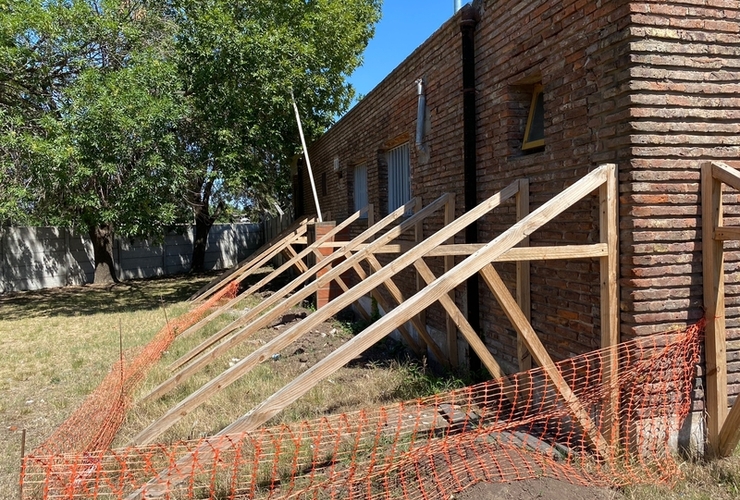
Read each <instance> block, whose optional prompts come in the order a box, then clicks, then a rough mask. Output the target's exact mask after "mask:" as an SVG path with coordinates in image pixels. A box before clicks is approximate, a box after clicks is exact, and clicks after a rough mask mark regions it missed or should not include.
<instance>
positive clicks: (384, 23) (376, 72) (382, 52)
mask: <svg viewBox="0 0 740 500" xmlns="http://www.w3.org/2000/svg"><path fill="white" fill-rule="evenodd" d="M461 3H462V5H465V4H466V3H468V1H467V0H462V2H461ZM454 6H455V2H454V0H384V1H383V17H382V19H381V20H380V22H379V23H378V24H377V25H376V27H375V37H374V38H373V39H372V40H370V43H369V44H368V46H367V50H365V54H364V62H363V65H362V66H361V67H359V68H357V71H355V72H354V74H353V75H352V76H351V77H350V78H349V81H350V83H352V85H353V86H354V87H355V90H356V92H357V94H359V95H365V94H367V93H368V92H370V91H371V90H372V89H373V88H375V86H376V85H377V84H379V83H380V82H381V80H383V78H385V77H386V76H387V75H388V74H389V73H390V72H391V71H393V69H394V68H395V67H396V66H398V65H399V64H401V62H403V60H404V59H406V57H408V56H409V55H410V54H411V53H412V52H413V51H414V50H415V49H416V48H417V47H418V46H419V45H421V44H422V43H423V42H424V40H426V39H427V38H429V36H430V35H431V34H432V33H434V32H435V31H437V28H439V27H440V26H442V24H444V22H445V21H447V20H448V19H449V18H450V17H452V15H453V13H454Z"/></svg>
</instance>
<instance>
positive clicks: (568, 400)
mask: <svg viewBox="0 0 740 500" xmlns="http://www.w3.org/2000/svg"><path fill="white" fill-rule="evenodd" d="M616 186H617V183H616V166H615V165H603V166H601V167H599V168H597V169H596V170H594V171H592V172H591V173H589V174H588V175H586V176H585V177H584V178H582V179H580V180H579V181H577V182H576V183H575V184H573V185H572V186H570V187H569V188H567V189H565V190H564V191H563V192H561V193H560V194H558V195H557V196H555V197H554V198H552V199H551V200H550V201H548V202H547V203H545V204H544V205H542V206H541V207H539V208H538V209H537V210H535V211H533V212H531V213H528V214H527V215H525V216H523V217H522V218H521V220H519V221H518V222H517V223H516V224H514V225H513V226H512V227H510V228H509V229H508V230H506V231H505V232H504V233H502V234H501V235H499V236H498V237H496V238H494V239H493V240H491V241H490V242H488V243H486V244H483V245H482V246H480V247H478V248H477V249H476V250H475V251H474V252H473V253H472V254H470V255H469V256H467V257H466V258H465V259H464V260H462V262H460V263H459V264H457V265H456V266H454V267H452V269H450V270H448V271H446V272H445V273H444V274H443V275H442V276H439V277H437V278H435V277H434V275H433V274H431V271H430V270H429V268H428V267H427V266H426V264H425V263H424V261H423V260H422V258H423V257H425V256H427V255H429V254H430V253H431V251H432V250H433V249H435V248H437V247H439V246H440V245H442V244H443V243H445V242H446V241H448V240H449V239H450V238H451V237H452V236H454V235H455V234H457V233H458V232H460V230H462V229H464V228H465V227H467V225H469V224H470V223H472V222H473V221H475V220H477V219H478V218H480V217H481V216H482V215H484V214H486V213H488V212H490V211H491V210H492V209H493V208H495V207H496V206H498V205H500V204H501V203H502V202H503V201H504V200H506V199H508V198H511V197H513V196H515V195H516V194H517V193H518V192H519V189H520V183H519V182H518V181H517V182H514V183H513V184H511V185H510V186H508V187H507V188H505V189H504V190H503V191H501V192H500V193H497V194H496V195H494V196H493V197H491V198H489V199H488V200H485V201H484V202H482V203H481V204H479V205H478V206H477V207H475V208H474V209H472V210H470V211H469V212H467V213H465V214H463V215H462V216H461V217H460V218H458V219H456V220H455V221H454V222H452V223H450V224H448V225H446V226H444V227H442V228H441V229H440V230H438V231H437V232H435V233H434V234H433V235H431V236H430V237H428V238H427V239H425V240H424V241H422V242H421V243H419V244H418V245H416V246H414V247H413V248H411V249H410V250H408V251H407V252H405V253H403V254H400V255H399V256H398V258H397V259H395V260H394V261H393V262H392V263H391V264H389V265H386V266H384V267H382V268H380V269H377V270H376V271H375V272H374V273H373V274H371V275H370V276H368V277H367V279H364V280H362V281H361V282H360V283H359V284H357V285H355V286H354V287H353V288H351V289H350V290H349V291H348V292H346V293H344V294H343V295H340V296H339V297H337V298H336V299H334V300H332V301H331V302H330V303H329V304H328V305H327V306H325V307H322V308H320V309H319V310H317V311H316V312H314V313H312V314H311V315H309V316H308V317H306V318H305V319H304V320H303V321H301V322H300V323H298V324H297V325H294V326H293V327H291V328H290V329H288V330H287V331H285V332H284V333H282V334H281V335H279V336H278V337H276V338H275V339H273V340H272V341H270V342H269V343H268V344H266V345H264V346H262V347H260V348H259V349H257V350H256V351H255V352H253V353H252V354H250V355H249V356H248V357H247V358H245V359H244V360H242V361H240V362H239V363H238V364H237V365H235V366H234V367H232V368H230V369H229V370H227V371H226V372H224V374H222V375H221V376H219V377H217V378H216V379H214V380H212V381H211V382H210V383H209V384H210V385H211V387H210V388H208V389H206V388H205V386H204V388H202V389H201V390H199V391H205V392H209V391H212V390H214V389H215V388H217V387H221V386H222V385H223V384H224V383H228V382H229V380H230V379H231V377H232V375H233V374H235V373H236V372H237V371H242V370H243V368H244V366H245V365H249V366H254V365H256V364H257V363H259V362H261V361H262V360H265V359H269V357H270V356H271V355H272V354H273V353H274V352H277V351H279V350H281V349H283V348H284V347H285V346H287V345H288V344H289V343H290V342H292V341H293V340H294V339H296V338H298V337H299V336H300V335H301V334H302V332H304V331H307V330H310V329H311V328H313V327H315V326H316V325H318V324H320V323H321V322H322V321H324V320H326V319H328V318H329V317H331V316H332V315H333V314H335V313H336V312H337V311H339V310H341V309H342V308H343V307H346V306H347V305H349V304H351V303H352V302H353V301H355V300H356V299H357V298H358V297H360V296H362V295H364V294H366V293H368V292H370V291H372V290H373V289H374V288H376V287H377V286H379V285H381V284H385V283H386V282H388V280H389V279H390V278H391V277H392V276H394V275H395V274H396V273H398V272H399V271H400V270H401V269H404V268H405V267H407V266H408V265H411V264H413V265H414V266H415V267H416V269H417V271H418V272H419V275H420V276H421V277H422V279H424V281H425V282H427V285H426V286H425V287H424V288H423V289H422V290H421V291H419V292H418V293H416V294H415V295H414V296H413V297H410V298H409V299H407V300H406V301H405V302H404V303H403V304H402V305H401V306H399V307H397V308H395V309H393V310H392V311H389V312H387V314H386V315H385V316H383V317H381V318H380V319H379V320H377V321H376V322H375V323H373V324H372V325H370V326H368V327H367V328H366V329H365V330H364V331H363V332H361V333H359V334H358V335H356V336H355V337H353V338H352V339H351V340H350V341H349V342H347V343H346V344H344V345H342V346H341V347H339V348H338V349H337V350H336V351H334V352H333V353H331V354H329V355H328V356H327V357H325V358H324V359H323V360H321V361H319V362H318V363H317V364H315V365H313V366H312V367H310V368H309V369H308V370H306V371H305V372H304V373H303V374H301V375H299V376H298V377H297V378H296V379H294V380H293V381H292V382H290V383H289V384H287V385H286V386H285V387H283V388H282V389H280V390H279V391H277V392H276V393H275V394H273V395H272V396H270V397H269V398H267V399H266V400H265V401H264V402H262V403H261V404H259V405H258V406H257V407H255V408H253V409H252V410H251V411H249V412H248V413H246V414H245V415H244V416H242V417H241V418H239V419H237V420H236V421H234V422H233V423H232V424H230V425H229V426H227V427H226V428H224V429H223V430H222V431H221V432H219V433H218V435H224V434H232V433H241V432H246V431H251V430H254V429H256V428H257V427H259V426H261V425H262V424H264V423H265V422H266V421H267V420H269V419H270V418H272V417H273V416H274V415H276V414H277V413H278V412H280V411H282V410H283V409H284V408H285V407H286V406H287V405H289V404H290V403H292V402H293V401H295V400H296V399H297V398H299V397H300V396H302V395H303V394H305V393H306V392H307V391H309V390H310V389H311V388H313V387H314V386H315V385H316V384H317V383H319V382H320V381H321V380H323V379H325V378H326V377H328V376H330V375H331V374H332V373H334V372H335V371H336V370H338V369H339V368H341V367H342V366H344V365H345V364H346V363H348V362H349V361H351V360H352V359H353V358H354V357H356V356H357V355H358V354H360V353H362V352H364V351H365V350H366V349H367V348H369V347H370V346H372V345H373V344H375V343H376V342H378V341H379V340H381V339H382V338H383V337H385V336H386V335H387V334H388V333H389V332H391V331H393V330H394V329H395V328H397V327H398V326H399V325H402V324H404V323H405V322H407V321H409V320H412V319H413V318H414V317H416V316H418V314H419V312H420V311H422V310H424V309H426V308H427V307H429V306H430V305H431V304H433V303H434V302H437V301H440V302H441V303H442V305H443V307H445V309H446V310H447V311H448V313H449V314H450V316H451V317H452V318H454V319H455V320H456V323H457V325H458V326H459V327H460V329H461V331H462V332H463V334H464V335H465V336H466V337H470V339H473V337H477V334H476V332H474V331H472V328H468V326H469V325H468V326H466V322H465V321H464V318H463V316H462V314H461V313H460V312H459V310H457V307H456V305H455V304H454V301H452V299H451V298H450V296H449V293H450V291H452V290H454V288H456V287H457V286H459V285H460V284H462V283H464V282H465V281H466V280H467V279H468V278H469V277H471V276H472V275H474V274H475V273H478V272H480V273H481V274H482V275H483V278H484V280H485V281H486V283H487V284H488V286H489V288H490V289H491V290H492V292H493V293H494V295H495V296H496V298H497V299H498V300H499V302H500V303H501V305H502V306H503V308H504V311H505V312H506V314H507V316H509V318H510V320H511V322H512V324H513V325H514V327H515V329H516V330H517V332H518V334H519V335H521V337H522V340H523V342H524V344H525V345H526V347H527V348H528V350H529V351H530V352H531V353H532V355H533V356H534V357H535V360H536V361H537V362H538V363H539V364H540V365H541V366H542V367H543V369H544V370H545V372H546V373H547V374H548V375H549V376H550V378H551V379H552V380H553V382H554V386H555V387H556V389H557V391H558V392H559V394H560V396H561V397H562V398H563V400H564V401H565V404H566V406H567V407H568V408H569V409H570V412H571V414H572V415H573V416H574V418H575V421H576V422H578V423H579V424H580V425H581V427H582V428H583V431H584V433H585V435H586V436H587V437H588V439H589V440H590V442H591V444H592V446H593V448H594V450H595V451H596V453H597V454H599V455H601V456H607V454H608V453H609V439H614V438H615V437H616V436H615V434H614V433H613V432H612V431H611V430H612V429H613V428H615V427H617V426H618V422H617V421H616V413H608V412H605V417H604V418H605V419H606V420H607V422H606V425H605V428H606V429H609V434H610V435H609V436H603V435H602V434H601V433H600V432H599V430H598V427H597V425H596V424H595V423H594V422H593V420H592V419H591V416H590V415H589V414H588V412H587V411H586V410H585V408H584V407H583V406H582V404H581V403H580V401H579V400H578V398H577V397H576V395H575V393H574V392H573V391H572V390H571V388H570V387H569V386H568V385H567V383H566V382H565V380H564V379H563V378H562V376H560V374H559V372H557V370H555V369H554V363H553V360H552V359H551V358H550V356H549V354H548V353H547V351H546V349H545V347H544V346H543V345H542V343H541V341H540V340H539V338H538V337H537V335H536V334H535V332H534V329H533V328H532V326H531V325H530V323H529V320H528V319H527V318H526V315H525V314H524V313H523V311H522V309H521V307H520V306H519V305H518V304H517V302H516V300H515V299H514V298H513V297H512V296H511V294H510V293H509V292H508V290H507V289H506V287H505V285H504V284H503V281H501V279H500V277H499V276H498V273H497V272H496V271H495V269H494V268H493V266H492V265H491V263H492V262H495V261H496V260H498V259H500V258H502V257H503V256H504V255H505V254H507V253H508V252H511V251H513V250H518V251H520V252H528V255H529V256H535V258H536V256H537V255H540V256H547V252H543V251H541V249H531V248H517V249H514V248H513V247H514V246H516V245H518V244H520V243H521V242H522V241H524V240H525V239H526V238H527V237H528V236H529V234H531V233H532V232H534V231H535V230H537V229H539V228H540V227H542V226H543V225H545V224H546V223H548V222H549V221H551V220H552V219H554V218H555V217H557V216H558V215H559V214H561V213H562V212H564V211H565V210H567V209H568V208H569V207H570V206H572V205H573V204H575V203H577V202H578V201H579V200H581V199H582V198H584V197H585V196H587V195H589V194H590V193H591V192H593V191H594V190H597V189H598V190H599V194H600V198H601V200H600V203H601V207H602V216H601V223H602V224H607V225H608V226H609V227H606V228H602V242H601V243H600V244H599V245H598V246H596V247H594V246H593V245H586V246H585V247H586V250H587V251H586V252H584V253H583V254H581V253H580V252H578V248H579V246H572V247H571V248H570V249H569V254H570V255H571V256H575V257H581V256H587V257H592V256H594V253H596V254H597V255H598V257H599V259H600V263H601V265H602V267H604V266H606V268H607V269H606V270H605V271H603V272H602V275H601V276H602V279H606V283H602V301H601V303H602V307H606V308H607V310H606V311H602V325H607V327H606V329H605V330H604V331H602V344H606V347H613V345H612V343H613V342H615V332H617V334H618V331H619V330H618V321H619V316H618V315H619V311H618V308H617V307H616V305H617V302H616V290H617V284H616V266H615V265H614V263H615V262H617V255H616V254H615V252H616V249H617V248H618V247H617V244H616V234H617V228H616V225H615V223H616V210H615V209H616V203H617V193H616ZM438 201H439V200H438ZM435 203H437V202H435ZM435 203H433V204H432V205H431V206H428V207H426V208H425V209H423V210H421V211H420V212H419V213H418V214H416V215H415V216H413V217H411V218H410V219H408V220H406V221H404V222H403V223H401V224H400V225H399V226H397V227H396V228H394V229H392V230H391V231H389V232H388V233H386V235H384V236H382V237H380V238H378V239H377V240H375V241H374V242H373V243H371V244H369V245H368V246H366V247H365V248H364V249H362V250H359V251H357V252H356V253H355V254H354V255H352V256H351V257H349V258H348V259H347V260H346V261H345V262H343V263H341V264H339V265H338V266H337V267H335V268H333V269H332V270H331V271H330V272H328V273H327V274H326V275H324V276H323V277H322V280H331V279H333V275H335V276H338V275H340V274H341V273H342V272H344V270H346V269H349V267H351V266H353V265H355V264H357V263H358V262H359V261H360V260H362V259H364V258H365V257H372V254H373V252H374V251H376V250H379V249H380V248H382V247H383V246H384V245H386V244H388V243H389V242H390V241H391V240H392V239H393V238H395V237H396V236H398V235H399V234H401V232H403V231H405V230H408V229H413V227H414V226H415V225H416V224H417V223H418V221H419V218H417V217H421V216H422V215H424V216H426V215H429V214H430V213H431V212H433V211H434V210H436V209H437V208H439V207H440V206H441V205H443V203H439V204H438V205H437V206H434V205H435ZM425 212H426V213H425ZM603 240H605V241H603ZM358 246H359V245H358ZM345 249H346V247H345ZM355 249H356V248H355ZM595 250H598V251H597V252H595ZM605 252H606V254H605ZM480 344H481V345H482V344H483V343H482V342H480ZM481 345H478V346H477V347H476V346H474V348H476V350H479V349H480V351H481V352H484V351H485V352H487V349H486V348H485V345H482V346H481ZM485 352H484V357H485V358H488V357H490V359H491V360H493V357H492V356H490V353H488V356H485ZM240 365H241V366H240ZM238 366H239V368H237V367H238ZM486 366H487V367H488V368H489V370H491V371H492V373H493V374H494V375H497V376H502V374H503V372H502V371H501V370H500V368H498V364H497V363H496V362H495V360H493V361H492V362H491V363H490V365H489V364H488V363H487V364H486ZM614 374H615V373H614V372H611V376H613V375H614ZM504 380H505V379H504ZM612 380H613V379H612V378H607V379H606V380H605V382H604V383H605V385H606V386H607V387H609V388H610V390H611V391H612V393H611V394H610V398H609V399H610V401H618V398H619V395H618V393H617V391H618V387H617V386H616V384H615V383H613V382H612ZM505 383H506V382H505V381H504V384H505ZM173 411H175V410H173ZM181 411H182V409H181ZM609 419H611V421H609ZM218 446H225V445H220V444H216V442H215V441H210V440H207V441H206V442H205V443H204V444H202V445H201V446H199V447H198V448H197V449H196V450H193V451H191V452H189V453H188V454H187V455H185V456H184V457H183V458H181V459H180V460H179V461H178V462H177V463H176V464H174V465H173V466H172V467H171V468H169V469H167V470H164V471H163V472H161V473H160V474H159V475H158V476H157V477H155V478H154V479H152V480H151V481H150V482H149V483H147V484H146V485H145V486H143V487H142V488H141V489H140V490H138V491H137V492H135V493H133V494H132V495H130V496H129V497H128V498H129V500H133V499H135V498H142V496H143V495H147V494H153V495H156V494H158V493H163V492H164V491H166V489H167V488H169V487H171V486H172V485H175V484H179V483H181V482H182V481H184V480H185V479H187V478H188V477H189V476H190V472H191V471H192V470H193V469H194V467H195V462H194V459H193V457H194V456H196V455H197V457H198V460H203V459H204V457H209V456H213V455H214V453H215V452H216V450H215V448H216V447H218Z"/></svg>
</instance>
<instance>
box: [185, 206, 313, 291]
mask: <svg viewBox="0 0 740 500" xmlns="http://www.w3.org/2000/svg"><path fill="white" fill-rule="evenodd" d="M313 219H314V218H313V217H312V218H307V217H303V218H302V219H300V220H297V221H295V222H294V223H293V224H291V226H290V227H288V228H287V229H286V230H284V231H282V232H281V233H280V234H279V235H277V236H276V237H275V238H273V239H272V240H270V241H269V242H267V243H265V244H264V245H262V246H261V247H260V248H258V249H257V250H255V251H254V253H252V254H251V255H250V256H249V257H247V258H246V259H244V260H243V261H241V262H239V263H238V264H237V265H236V266H234V267H232V268H231V269H229V270H228V271H226V272H224V273H222V274H221V275H219V276H217V277H216V278H214V279H212V280H211V281H209V282H208V283H206V284H205V285H203V286H202V287H201V288H200V289H199V290H198V291H197V292H195V293H194V294H193V295H191V296H190V298H189V299H188V300H191V301H193V300H196V299H198V300H205V299H206V298H207V297H209V296H210V295H212V294H213V293H215V292H216V291H218V290H220V289H221V288H223V286H225V285H226V284H227V283H229V282H230V281H231V279H230V278H231V277H232V276H233V275H234V274H236V273H238V272H241V271H242V270H243V269H244V268H251V267H253V266H254V261H255V259H258V258H260V257H261V256H262V254H264V253H265V252H268V251H270V250H271V249H272V248H273V247H276V246H278V245H279V244H280V243H281V242H282V241H283V240H285V239H286V238H290V237H295V236H296V233H297V232H298V231H299V229H300V228H301V227H304V228H305V227H306V226H307V224H308V223H309V221H311V220H313ZM217 285H218V286H217Z"/></svg>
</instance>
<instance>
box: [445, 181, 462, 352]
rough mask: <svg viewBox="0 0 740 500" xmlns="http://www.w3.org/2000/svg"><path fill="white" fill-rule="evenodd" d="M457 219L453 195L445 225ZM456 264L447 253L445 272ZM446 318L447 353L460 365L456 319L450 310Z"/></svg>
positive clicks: (446, 208)
mask: <svg viewBox="0 0 740 500" xmlns="http://www.w3.org/2000/svg"><path fill="white" fill-rule="evenodd" d="M454 220H455V196H454V195H451V196H450V197H449V199H448V200H447V204H446V205H445V215H444V225H445V226H446V225H448V224H450V223H452V221H454ZM447 243H448V244H454V243H455V237H454V236H452V237H451V238H450V239H448V240H447ZM454 266H455V257H454V256H452V255H445V256H444V269H445V273H446V272H447V271H449V270H450V269H452V268H453V267H454ZM448 295H449V297H450V299H452V302H453V303H454V302H455V290H454V289H453V290H450V291H449V292H448ZM445 318H446V325H445V330H446V331H447V355H448V356H449V357H450V364H451V365H452V366H453V367H457V366H458V361H459V360H458V353H457V325H456V324H455V321H454V320H453V318H452V316H450V313H449V311H445Z"/></svg>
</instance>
